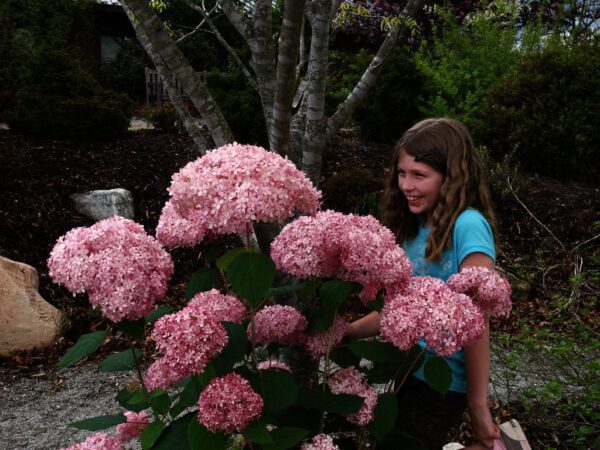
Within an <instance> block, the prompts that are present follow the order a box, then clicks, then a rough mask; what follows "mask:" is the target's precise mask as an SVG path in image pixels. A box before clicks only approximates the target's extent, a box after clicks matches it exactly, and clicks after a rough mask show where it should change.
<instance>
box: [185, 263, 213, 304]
mask: <svg viewBox="0 0 600 450" xmlns="http://www.w3.org/2000/svg"><path fill="white" fill-rule="evenodd" d="M216 280H217V273H216V272H215V271H214V270H212V269H209V268H208V267H202V268H201V269H198V270H197V271H195V272H194V274H193V275H192V277H191V278H190V281H189V282H188V285H187V287H186V288H185V298H186V300H189V299H191V298H192V297H193V296H194V295H196V294H197V293H198V292H205V291H210V290H211V289H212V288H213V287H214V286H215V281H216Z"/></svg>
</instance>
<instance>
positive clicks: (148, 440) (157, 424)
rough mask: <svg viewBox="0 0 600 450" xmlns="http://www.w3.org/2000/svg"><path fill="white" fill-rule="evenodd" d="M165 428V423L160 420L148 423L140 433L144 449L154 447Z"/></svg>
mask: <svg viewBox="0 0 600 450" xmlns="http://www.w3.org/2000/svg"><path fill="white" fill-rule="evenodd" d="M164 429H165V424H164V423H163V422H161V421H160V420H155V421H154V422H152V423H151V424H150V425H148V426H147V427H146V428H144V430H143V431H142V434H141V435H140V442H141V444H142V449H143V450H147V449H150V448H152V446H153V445H154V443H155V442H156V440H157V439H158V438H159V437H160V435H161V433H162V432H163V430H164Z"/></svg>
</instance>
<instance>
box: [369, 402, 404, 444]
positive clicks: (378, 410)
mask: <svg viewBox="0 0 600 450" xmlns="http://www.w3.org/2000/svg"><path fill="white" fill-rule="evenodd" d="M397 416H398V401H397V400H396V395H394V394H392V393H386V394H379V397H378V399H377V406H375V418H374V419H373V422H371V423H370V424H369V430H370V431H371V433H372V434H373V437H374V438H375V440H376V441H377V442H381V441H382V440H383V438H385V436H386V435H387V434H388V433H389V432H390V431H392V429H393V428H394V426H395V424H396V417H397Z"/></svg>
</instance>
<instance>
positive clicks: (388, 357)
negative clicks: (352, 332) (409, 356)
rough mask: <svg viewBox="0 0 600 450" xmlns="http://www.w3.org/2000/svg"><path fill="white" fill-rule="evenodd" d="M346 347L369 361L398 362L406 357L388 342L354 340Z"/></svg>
mask: <svg viewBox="0 0 600 450" xmlns="http://www.w3.org/2000/svg"><path fill="white" fill-rule="evenodd" d="M348 347H349V348H350V350H351V351H352V353H354V354H355V355H357V356H360V357H361V358H365V359H368V360H369V361H374V362H385V363H397V364H399V363H401V362H403V361H404V360H405V359H406V354H405V353H404V352H402V351H400V349H399V348H398V347H396V346H395V345H393V344H390V343H389V342H382V341H354V342H351V343H350V344H348Z"/></svg>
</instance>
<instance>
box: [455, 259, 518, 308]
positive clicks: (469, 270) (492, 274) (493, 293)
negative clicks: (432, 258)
mask: <svg viewBox="0 0 600 450" xmlns="http://www.w3.org/2000/svg"><path fill="white" fill-rule="evenodd" d="M447 283H448V286H449V287H450V289H452V290H453V291H455V292H459V293H461V294H466V295H468V296H469V297H471V298H472V299H473V301H474V302H475V304H476V305H478V306H479V307H480V308H481V310H482V311H483V312H484V313H486V314H487V315H489V316H493V317H495V316H505V317H508V315H509V314H510V310H511V308H512V304H511V301H510V296H511V288H510V284H509V282H508V280H507V279H506V278H503V277H502V276H500V274H499V273H498V272H496V271H495V270H490V269H487V268H485V267H466V268H464V269H462V270H461V271H460V272H459V273H457V274H454V275H452V276H451V277H450V278H448V281H447Z"/></svg>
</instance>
